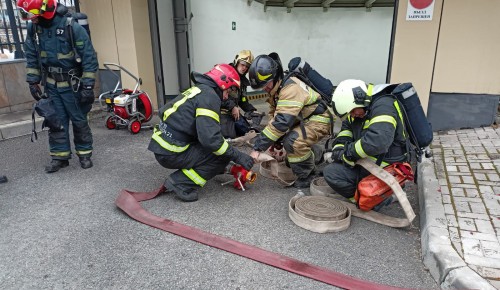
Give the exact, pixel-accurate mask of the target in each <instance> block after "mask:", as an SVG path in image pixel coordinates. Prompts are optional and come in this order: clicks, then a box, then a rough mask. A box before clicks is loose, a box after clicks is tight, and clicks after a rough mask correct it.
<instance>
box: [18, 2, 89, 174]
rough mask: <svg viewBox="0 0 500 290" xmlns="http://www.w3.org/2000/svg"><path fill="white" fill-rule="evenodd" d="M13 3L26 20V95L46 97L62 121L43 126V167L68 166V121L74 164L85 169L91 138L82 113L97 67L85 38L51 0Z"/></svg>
mask: <svg viewBox="0 0 500 290" xmlns="http://www.w3.org/2000/svg"><path fill="white" fill-rule="evenodd" d="M17 7H18V8H19V13H20V16H21V19H23V20H31V22H30V23H28V35H27V37H26V42H25V44H24V50H25V52H26V73H27V77H26V81H27V82H28V83H29V87H30V92H31V95H32V96H33V98H34V99H35V100H37V101H38V100H40V98H42V97H48V98H50V99H51V100H52V102H53V106H54V109H55V111H56V112H57V115H58V117H59V119H60V121H61V122H62V125H63V128H49V147H50V155H51V158H52V160H51V162H50V164H49V165H48V166H46V167H45V171H46V172H47V173H52V172H56V171H58V170H59V169H61V168H63V167H66V166H68V165H69V159H70V158H71V143H70V140H69V121H70V120H71V123H72V125H73V135H74V145H75V151H76V155H78V157H79V160H80V166H81V167H82V168H83V169H87V168H90V167H92V166H93V164H92V160H91V159H90V157H91V156H92V149H93V148H92V143H93V140H92V132H91V130H90V127H89V123H88V120H87V114H88V112H89V111H90V109H91V108H92V104H93V103H94V100H95V97H94V91H93V89H94V84H95V77H96V72H97V69H98V62H97V57H96V53H95V51H94V48H93V46H92V43H91V41H90V38H89V36H88V34H87V32H86V31H85V29H84V28H83V27H82V26H80V25H79V24H78V23H76V22H75V21H68V8H67V7H65V6H64V5H62V4H60V3H57V2H56V1H55V0H18V1H17ZM69 30H71V31H69ZM40 84H41V85H42V86H44V89H45V94H43V93H42V90H41V88H40Z"/></svg>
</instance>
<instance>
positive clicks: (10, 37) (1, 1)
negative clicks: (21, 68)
mask: <svg viewBox="0 0 500 290" xmlns="http://www.w3.org/2000/svg"><path fill="white" fill-rule="evenodd" d="M57 2H59V3H61V4H63V5H64V6H66V7H68V8H69V9H70V11H73V12H80V5H79V0H58V1H57ZM16 3H17V0H0V53H1V54H2V55H4V54H5V53H6V52H9V53H13V54H14V58H15V59H20V58H24V51H23V49H22V45H23V43H24V41H25V39H26V34H27V30H26V27H27V24H28V22H27V21H23V20H21V18H20V17H19V14H18V9H17V6H16Z"/></svg>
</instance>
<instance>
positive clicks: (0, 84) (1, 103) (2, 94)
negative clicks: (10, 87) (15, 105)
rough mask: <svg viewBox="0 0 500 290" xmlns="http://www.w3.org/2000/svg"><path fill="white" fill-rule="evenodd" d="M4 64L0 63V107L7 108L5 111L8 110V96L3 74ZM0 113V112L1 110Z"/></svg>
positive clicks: (0, 112)
mask: <svg viewBox="0 0 500 290" xmlns="http://www.w3.org/2000/svg"><path fill="white" fill-rule="evenodd" d="M4 66H5V65H0V108H8V110H7V111H6V112H10V108H9V106H10V103H9V96H8V95H7V90H6V89H5V78H4V76H3V67H4ZM0 114H2V111H1V110H0Z"/></svg>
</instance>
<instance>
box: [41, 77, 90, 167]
mask: <svg viewBox="0 0 500 290" xmlns="http://www.w3.org/2000/svg"><path fill="white" fill-rule="evenodd" d="M45 90H46V93H47V95H48V96H49V97H50V98H51V99H52V101H53V103H54V108H55V110H56V112H57V115H58V116H59V118H60V120H61V122H62V124H63V127H64V129H63V130H62V131H54V130H50V131H49V147H50V155H51V156H52V159H59V160H68V159H70V158H71V143H70V139H69V121H71V124H72V126H73V142H74V145H75V151H76V154H77V155H78V156H81V157H90V156H92V143H93V139H92V132H91V130H90V127H89V123H88V120H87V114H88V113H89V111H90V109H91V108H92V104H89V105H81V104H80V92H73V89H72V87H70V86H69V84H68V82H55V81H54V80H52V79H50V78H49V79H48V80H47V84H46V86H45Z"/></svg>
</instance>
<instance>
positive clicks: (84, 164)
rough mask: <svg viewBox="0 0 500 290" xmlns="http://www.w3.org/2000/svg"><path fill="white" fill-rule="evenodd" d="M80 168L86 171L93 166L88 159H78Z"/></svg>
mask: <svg viewBox="0 0 500 290" xmlns="http://www.w3.org/2000/svg"><path fill="white" fill-rule="evenodd" d="M80 166H81V167H82V168H83V169H88V168H90V167H92V166H94V164H93V163H92V160H90V157H88V156H86V157H80Z"/></svg>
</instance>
